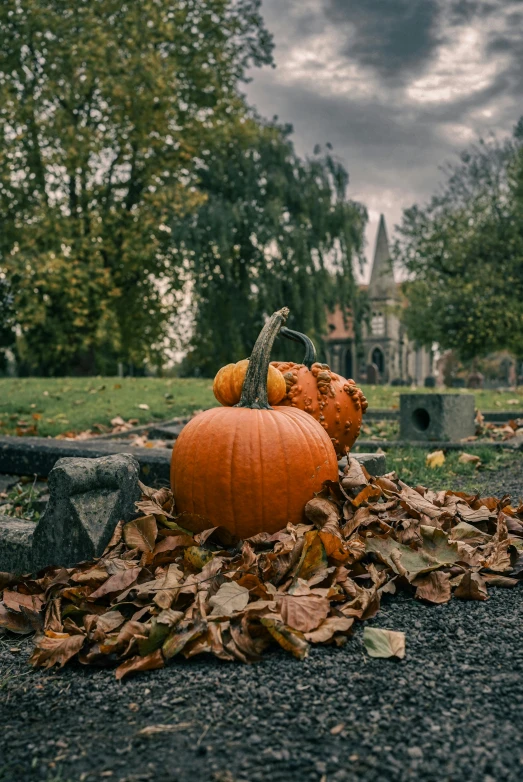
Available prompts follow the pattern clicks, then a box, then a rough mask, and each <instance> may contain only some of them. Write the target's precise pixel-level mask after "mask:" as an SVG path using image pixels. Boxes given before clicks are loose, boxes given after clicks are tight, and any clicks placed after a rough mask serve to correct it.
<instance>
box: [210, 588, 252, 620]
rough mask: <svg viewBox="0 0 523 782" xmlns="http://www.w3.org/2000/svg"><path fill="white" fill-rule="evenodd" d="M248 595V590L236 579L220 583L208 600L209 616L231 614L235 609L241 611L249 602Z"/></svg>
mask: <svg viewBox="0 0 523 782" xmlns="http://www.w3.org/2000/svg"><path fill="white" fill-rule="evenodd" d="M249 596H250V593H249V590H248V589H246V588H245V587H243V586H241V585H240V584H238V583H237V582H236V581H231V582H228V583H227V582H226V583H225V584H222V585H221V587H220V588H219V589H218V591H217V592H216V594H215V595H214V596H213V597H211V599H210V600H209V605H210V606H211V607H212V614H211V616H232V614H234V613H235V612H236V611H242V610H243V609H244V608H245V606H246V605H247V603H248V602H249Z"/></svg>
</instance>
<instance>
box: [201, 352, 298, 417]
mask: <svg viewBox="0 0 523 782" xmlns="http://www.w3.org/2000/svg"><path fill="white" fill-rule="evenodd" d="M248 366H249V359H248V358H244V359H242V361H237V362H236V364H227V365H226V366H224V367H222V368H221V369H220V370H218V372H217V374H216V377H215V378H214V383H213V386H212V390H213V394H214V396H215V397H216V399H217V400H218V402H219V403H220V404H221V405H224V406H225V407H232V406H233V405H236V404H238V402H239V401H240V397H241V395H242V388H243V381H244V380H245V375H246V374H247V368H248ZM286 393H287V386H286V383H285V379H284V377H283V376H282V373H281V372H278V370H277V369H276V368H275V367H269V374H268V376H267V396H268V398H269V404H270V405H277V404H278V402H279V401H280V400H281V399H283V397H284V396H285V394H286Z"/></svg>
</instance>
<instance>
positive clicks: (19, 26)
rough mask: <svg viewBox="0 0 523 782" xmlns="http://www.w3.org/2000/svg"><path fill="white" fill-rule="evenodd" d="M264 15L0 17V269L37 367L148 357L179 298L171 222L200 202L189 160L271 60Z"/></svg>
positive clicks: (11, 8)
mask: <svg viewBox="0 0 523 782" xmlns="http://www.w3.org/2000/svg"><path fill="white" fill-rule="evenodd" d="M259 5H260V0H140V2H129V1H127V2H126V1H125V0H124V1H123V2H122V0H75V2H74V3H71V2H70V0H44V2H42V0H4V2H3V3H2V4H1V5H0V28H1V29H2V47H1V48H0V220H1V223H2V235H1V238H0V271H2V270H3V271H4V273H5V274H6V275H7V276H8V278H9V279H10V280H11V281H12V284H13V290H14V291H15V297H16V312H17V316H18V318H19V326H20V328H21V339H20V341H19V351H20V355H21V358H22V359H23V360H25V361H26V363H27V364H28V365H29V366H30V367H32V368H33V369H35V370H37V371H40V372H44V373H51V374H52V373H63V372H66V371H71V369H73V370H78V369H79V368H80V367H82V366H83V367H84V368H85V369H86V370H91V371H92V370H93V369H98V370H100V369H105V370H106V371H107V370H108V369H109V366H110V367H111V368H112V369H114V367H115V359H116V358H117V357H119V358H120V359H121V360H123V361H128V362H136V363H139V364H141V363H142V362H143V361H144V360H145V359H147V358H149V359H151V358H154V356H155V355H157V353H158V351H159V346H160V343H161V341H162V339H163V338H164V337H165V335H166V334H167V333H168V327H169V320H170V313H169V312H168V311H167V304H166V302H167V301H168V300H169V297H168V296H167V295H166V294H168V293H169V292H174V293H175V292H176V291H178V290H179V287H180V285H181V282H180V272H181V268H180V264H179V261H178V258H179V256H178V255H177V254H176V253H175V251H174V249H173V245H172V241H171V236H170V230H169V228H168V226H167V222H168V221H169V220H170V218H171V216H172V215H173V213H174V214H177V215H180V216H183V215H185V214H186V213H187V212H188V211H190V210H192V209H194V208H195V207H196V206H197V205H198V204H199V203H201V200H202V196H201V194H200V192H199V191H198V188H197V175H196V170H195V162H196V161H201V160H206V159H208V157H209V149H210V146H211V142H212V143H213V144H214V143H216V139H217V138H219V136H220V134H221V133H223V132H224V131H225V129H226V128H227V126H228V125H229V124H230V122H231V117H232V116H233V115H235V114H238V115H241V114H242V113H244V112H245V107H244V103H243V100H242V98H241V97H240V96H239V94H238V91H237V86H238V82H239V81H240V80H241V79H243V78H244V74H245V70H246V68H247V67H248V66H249V65H251V64H254V65H259V64H263V63H268V62H270V61H271V41H270V37H269V36H268V34H267V32H266V31H265V30H264V28H263V25H262V20H261V17H260V14H259ZM104 357H105V358H106V360H105V361H104ZM104 364H105V365H104ZM108 365H109V366H108Z"/></svg>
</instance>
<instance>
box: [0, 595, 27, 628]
mask: <svg viewBox="0 0 523 782" xmlns="http://www.w3.org/2000/svg"><path fill="white" fill-rule="evenodd" d="M0 627H4V628H5V629H6V630H10V631H11V632H12V633H16V634H17V635H28V634H29V633H32V632H33V630H34V629H35V628H34V626H33V624H32V623H31V622H30V621H29V619H28V617H27V616H26V615H25V613H24V612H19V611H9V610H8V609H7V608H6V607H5V606H4V605H3V604H2V603H0Z"/></svg>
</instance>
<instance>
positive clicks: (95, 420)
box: [0, 377, 523, 437]
mask: <svg viewBox="0 0 523 782" xmlns="http://www.w3.org/2000/svg"><path fill="white" fill-rule="evenodd" d="M413 390H415V389H411V388H397V387H396V388H393V387H390V386H363V391H364V393H365V395H366V396H367V398H368V400H369V404H370V406H371V407H374V408H392V407H398V406H399V395H400V393H410V392H412V391H413ZM420 390H423V389H420ZM460 393H472V392H469V391H463V392H460ZM474 394H475V397H476V406H477V407H479V409H480V410H501V409H506V410H510V409H513V410H515V411H516V410H518V409H522V408H523V389H519V390H518V391H517V392H516V391H503V392H501V391H476V392H474ZM139 405H148V408H149V409H143V408H140V407H139ZM213 405H216V400H215V399H214V396H213V393H212V380H209V379H195V378H185V379H180V378H123V379H121V378H116V377H90V378H0V434H16V431H17V429H19V430H21V429H26V430H27V429H30V428H31V427H33V426H34V427H35V428H36V433H37V434H38V435H41V436H43V437H47V436H49V435H50V436H55V435H57V434H62V433H63V432H67V431H75V432H81V431H83V430H85V429H90V428H91V427H92V426H93V425H94V424H102V425H103V426H107V425H109V422H110V421H111V419H112V418H114V417H115V416H117V415H120V416H121V417H122V418H124V419H125V420H126V421H127V420H129V419H135V420H136V421H137V423H142V424H145V423H148V422H150V421H155V420H156V421H158V420H162V419H167V418H174V417H176V416H180V415H186V414H188V413H192V412H193V411H194V410H199V409H202V408H206V407H211V406H213ZM32 433H33V434H34V432H32Z"/></svg>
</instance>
